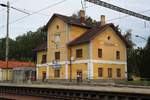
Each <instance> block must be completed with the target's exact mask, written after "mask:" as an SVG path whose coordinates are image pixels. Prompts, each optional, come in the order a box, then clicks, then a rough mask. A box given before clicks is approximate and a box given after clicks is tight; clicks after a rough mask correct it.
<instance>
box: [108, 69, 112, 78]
mask: <svg viewBox="0 0 150 100" xmlns="http://www.w3.org/2000/svg"><path fill="white" fill-rule="evenodd" d="M108 77H109V78H112V68H108Z"/></svg>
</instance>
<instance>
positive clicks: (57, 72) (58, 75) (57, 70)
mask: <svg viewBox="0 0 150 100" xmlns="http://www.w3.org/2000/svg"><path fill="white" fill-rule="evenodd" d="M54 77H60V69H55V71H54Z"/></svg>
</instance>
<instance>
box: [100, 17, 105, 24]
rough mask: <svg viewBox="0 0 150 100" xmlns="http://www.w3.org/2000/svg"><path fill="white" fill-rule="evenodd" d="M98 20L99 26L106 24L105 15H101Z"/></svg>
mask: <svg viewBox="0 0 150 100" xmlns="http://www.w3.org/2000/svg"><path fill="white" fill-rule="evenodd" d="M100 22H101V26H102V25H105V24H106V21H105V15H101V18H100Z"/></svg>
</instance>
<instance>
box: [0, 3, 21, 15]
mask: <svg viewBox="0 0 150 100" xmlns="http://www.w3.org/2000/svg"><path fill="white" fill-rule="evenodd" d="M17 1H19V0H15V1H12V2H10V4H14V3H16V2H17ZM2 11H4V9H1V10H0V12H2Z"/></svg>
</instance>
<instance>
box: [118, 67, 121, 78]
mask: <svg viewBox="0 0 150 100" xmlns="http://www.w3.org/2000/svg"><path fill="white" fill-rule="evenodd" d="M117 77H121V69H120V68H117Z"/></svg>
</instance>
